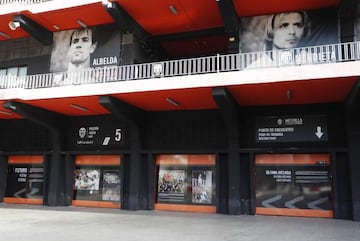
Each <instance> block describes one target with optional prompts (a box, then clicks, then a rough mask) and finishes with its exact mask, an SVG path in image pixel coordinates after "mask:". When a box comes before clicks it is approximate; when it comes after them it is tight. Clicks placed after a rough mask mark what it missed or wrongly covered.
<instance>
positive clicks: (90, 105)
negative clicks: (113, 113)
mask: <svg viewBox="0 0 360 241" xmlns="http://www.w3.org/2000/svg"><path fill="white" fill-rule="evenodd" d="M23 102H24V103H27V104H29V105H33V106H36V107H39V108H43V109H46V110H50V111H54V112H57V113H61V114H64V115H69V116H88V115H102V114H108V113H109V111H108V110H106V109H105V108H104V107H102V106H101V105H99V104H98V96H87V97H76V98H62V99H44V100H32V101H26V102H25V101H23ZM72 104H75V105H76V106H80V107H83V108H86V109H87V110H79V109H76V108H74V107H71V105H72Z"/></svg>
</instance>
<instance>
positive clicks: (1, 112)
mask: <svg viewBox="0 0 360 241" xmlns="http://www.w3.org/2000/svg"><path fill="white" fill-rule="evenodd" d="M0 114H3V115H12V114H11V113H10V112H7V111H3V110H0Z"/></svg>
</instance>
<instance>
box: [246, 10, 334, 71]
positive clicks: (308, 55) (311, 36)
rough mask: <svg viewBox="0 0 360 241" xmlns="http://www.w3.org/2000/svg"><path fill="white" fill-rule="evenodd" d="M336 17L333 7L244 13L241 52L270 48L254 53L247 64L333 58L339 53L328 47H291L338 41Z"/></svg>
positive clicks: (315, 61)
mask: <svg viewBox="0 0 360 241" xmlns="http://www.w3.org/2000/svg"><path fill="white" fill-rule="evenodd" d="M337 19H338V17H337V10H336V9H333V8H331V9H319V10H312V11H295V12H286V13H277V14H269V15H262V16H253V17H244V18H242V19H241V23H240V24H241V29H242V33H241V44H240V52H242V53H249V52H260V51H271V52H268V53H266V54H262V55H261V54H259V55H258V56H256V57H254V58H253V59H251V61H249V62H250V63H247V64H248V66H247V67H255V66H259V67H260V66H261V67H264V66H274V65H277V64H290V63H296V64H305V63H310V64H313V63H318V62H324V61H334V60H336V54H337V53H336V52H335V51H330V50H327V49H325V50H321V51H320V50H313V49H303V50H302V51H299V52H296V53H294V51H289V50H291V49H294V48H299V47H309V46H317V45H327V44H335V43H339V34H338V23H337Z"/></svg>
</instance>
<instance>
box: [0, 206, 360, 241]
mask: <svg viewBox="0 0 360 241" xmlns="http://www.w3.org/2000/svg"><path fill="white" fill-rule="evenodd" d="M0 240H1V241H5V240H6V241H9V240H13V241H22V240H24V241H25V240H26V241H40V240H45V241H65V240H66V241H83V240H84V241H85V240H86V241H103V240H107V241H110V240H121V241H135V240H138V241H165V240H166V241H177V240H179V241H205V240H206V241H212V240H213V241H222V240H224V241H232V240H239V241H241V240H244V241H245V240H246V241H265V240H269V241H271V240H273V241H333V240H336V241H350V240H353V241H355V240H356V241H358V240H360V222H354V221H346V220H333V219H322V218H295V217H275V216H244V215H241V216H228V215H221V214H199V213H181V212H164V211H136V212H133V211H124V210H114V209H98V208H81V207H44V206H31V205H12V204H0Z"/></svg>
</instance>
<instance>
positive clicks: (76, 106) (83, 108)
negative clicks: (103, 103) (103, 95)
mask: <svg viewBox="0 0 360 241" xmlns="http://www.w3.org/2000/svg"><path fill="white" fill-rule="evenodd" d="M70 107H72V108H74V109H77V110H82V111H89V109H88V108H85V107H82V106H80V105H75V104H70Z"/></svg>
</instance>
